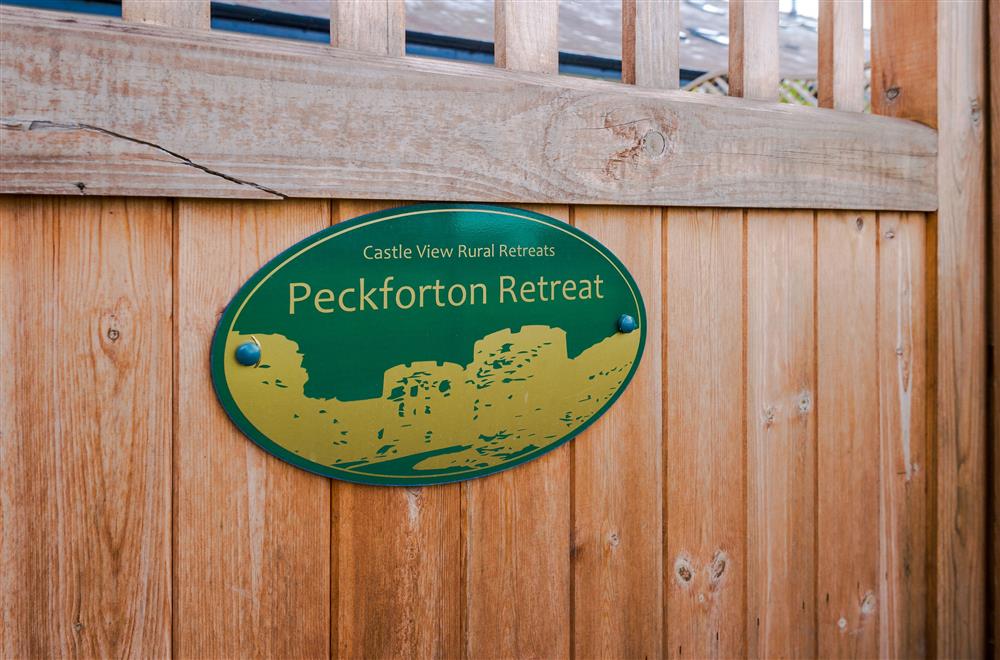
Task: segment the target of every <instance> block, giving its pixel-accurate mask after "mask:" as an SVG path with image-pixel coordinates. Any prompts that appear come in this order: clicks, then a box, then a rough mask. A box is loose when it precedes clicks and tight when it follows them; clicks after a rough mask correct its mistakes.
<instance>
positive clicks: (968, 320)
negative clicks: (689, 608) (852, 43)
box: [935, 2, 988, 657]
mask: <svg viewBox="0 0 1000 660" xmlns="http://www.w3.org/2000/svg"><path fill="white" fill-rule="evenodd" d="M984 20H985V14H984V7H983V3H982V2H943V3H940V4H939V5H938V35H937V36H938V48H937V58H938V66H937V71H938V98H937V108H938V130H939V131H940V133H939V135H938V138H939V148H940V157H939V159H938V182H939V183H938V190H939V194H940V202H939V208H938V216H937V241H938V242H937V303H938V304H937V332H938V335H937V340H938V341H937V350H938V353H937V383H936V385H937V411H936V414H937V439H936V451H937V485H936V488H937V492H936V495H937V511H936V514H937V518H936V528H937V529H936V532H937V539H936V557H935V564H936V566H937V575H936V583H935V587H936V591H937V593H936V610H937V620H936V634H937V640H936V646H937V649H936V651H937V654H938V656H940V657H981V656H982V655H983V651H984V649H985V640H986V626H985V624H986V621H985V619H986V510H985V505H986V429H985V424H986V291H985V287H986V240H987V237H986V185H987V184H986V140H987V137H986V125H985V124H986V120H985V117H984V112H985V105H984V104H985V103H986V94H987V93H988V92H987V89H986V72H985V69H984V67H985V56H986V52H985V43H984V35H985V32H986V30H985V24H984Z"/></svg>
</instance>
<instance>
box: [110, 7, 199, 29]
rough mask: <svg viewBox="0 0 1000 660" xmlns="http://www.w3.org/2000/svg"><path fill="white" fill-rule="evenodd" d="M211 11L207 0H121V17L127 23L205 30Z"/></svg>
mask: <svg viewBox="0 0 1000 660" xmlns="http://www.w3.org/2000/svg"><path fill="white" fill-rule="evenodd" d="M211 12H212V10H211V2H210V1H209V0H122V19H123V20H125V21H128V22H129V23H153V24H155V25H169V26H171V27H176V28H182V29H185V30H207V29H209V25H210V23H211V20H212V15H211Z"/></svg>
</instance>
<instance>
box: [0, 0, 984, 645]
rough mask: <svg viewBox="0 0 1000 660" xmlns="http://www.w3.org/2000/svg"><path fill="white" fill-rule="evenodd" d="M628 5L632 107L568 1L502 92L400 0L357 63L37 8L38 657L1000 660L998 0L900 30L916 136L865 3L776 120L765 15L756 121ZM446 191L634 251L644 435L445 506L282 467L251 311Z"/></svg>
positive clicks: (1, 501)
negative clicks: (226, 326) (570, 68)
mask: <svg viewBox="0 0 1000 660" xmlns="http://www.w3.org/2000/svg"><path fill="white" fill-rule="evenodd" d="M623 5H624V7H623V11H624V21H623V24H624V26H625V28H624V34H623V45H624V52H625V57H624V71H623V78H624V83H623V84H617V83H608V82H600V81H588V80H580V79H575V78H564V77H560V76H558V75H557V74H556V62H557V52H556V48H557V45H556V44H557V42H556V39H555V34H556V22H557V10H556V4H555V2H551V3H550V2H519V1H517V0H495V8H496V26H497V27H496V30H497V32H496V35H497V36H496V42H497V43H496V48H497V65H498V67H497V68H495V69H491V68H488V67H481V66H477V65H469V64H459V63H448V62H434V61H428V60H420V59H418V58H408V57H403V56H402V52H403V50H402V44H403V31H404V22H405V21H404V15H403V11H402V3H401V2H400V1H399V0H368V1H361V0H353V1H352V0H337V1H335V2H334V3H333V10H332V16H333V17H334V20H333V21H332V29H331V39H332V42H333V43H334V44H335V45H336V46H338V48H332V47H322V46H314V45H306V44H297V43H288V42H282V41H278V40H265V39H258V38H251V37H246V36H238V35H231V34H220V33H215V32H211V31H209V30H208V28H209V10H208V3H207V2H206V1H205V0H185V1H183V2H180V1H178V2H169V3H168V2H156V1H153V0H125V2H124V6H123V16H124V20H123V21H118V20H107V19H95V18H89V17H83V16H71V15H67V14H57V13H50V12H43V11H32V10H24V9H14V8H0V115H2V126H0V128H2V131H0V139H2V143H0V175H2V177H0V192H3V193H7V194H6V195H4V196H2V197H0V284H2V286H0V355H2V356H3V359H4V361H5V367H4V369H2V370H0V401H2V406H0V465H2V468H0V526H2V533H0V593H2V594H3V596H2V598H0V651H2V655H3V656H5V657H12V658H13V657H29V656H30V657H34V656H38V657H42V656H54V655H66V656H81V657H110V656H135V657H167V656H174V657H178V658H215V657H233V658H235V657H247V656H258V655H261V656H273V657H326V656H334V655H336V656H344V657H383V656H394V657H430V656H436V657H469V658H482V657H576V658H591V657H614V658H622V657H649V658H651V657H663V656H672V657H696V658H700V657H735V656H743V655H751V656H755V657H789V656H817V655H819V656H851V657H874V656H894V657H895V656H899V657H904V656H905V657H917V656H928V655H930V656H933V655H936V656H940V657H980V656H982V654H983V653H984V651H985V648H986V644H987V637H988V632H987V631H988V626H987V621H986V602H985V599H986V586H985V585H986V582H987V561H986V560H987V557H986V552H987V546H986V508H987V495H986V456H987V454H986V442H987V441H986V419H987V416H986V400H987V399H986V375H987V372H986V298H985V287H986V259H985V243H986V233H985V231H986V230H985V227H986V224H985V218H986V216H985V214H986V183H985V181H986V179H985V177H986V161H985V158H986V156H985V149H986V147H985V144H986V135H985V126H984V124H985V117H984V116H983V108H984V103H985V100H984V99H985V98H986V97H985V95H986V94H987V89H986V85H987V80H986V75H985V48H986V43H985V38H984V34H983V33H984V26H985V16H984V7H983V4H982V3H981V2H978V1H972V0H970V1H963V2H947V1H945V2H921V1H919V0H900V1H893V0H875V2H874V5H875V8H874V15H873V29H872V53H873V56H872V76H871V81H872V82H871V84H872V109H873V112H874V115H865V114H862V113H861V112H859V111H860V110H861V107H862V104H861V99H862V89H863V85H864V78H863V66H864V62H863V52H862V40H861V33H860V31H861V18H860V16H861V4H860V3H853V2H834V1H833V0H824V7H823V12H822V15H821V19H820V32H821V34H820V43H821V54H820V55H821V56H820V63H821V70H820V72H819V81H820V90H821V93H820V98H821V105H823V106H824V107H825V108H827V109H815V108H793V107H789V106H788V105H787V104H786V105H782V104H779V103H777V93H778V91H777V85H778V65H777V58H778V51H777V47H776V44H777V36H776V35H777V29H778V23H777V20H778V3H777V0H761V1H751V0H732V1H731V2H730V12H731V26H732V30H731V31H732V41H731V43H732V45H731V53H730V57H731V78H732V86H731V93H732V94H733V95H734V96H743V97H744V98H708V97H706V96H704V95H697V94H692V93H688V92H682V91H677V90H676V89H675V88H676V87H677V80H678V77H677V67H678V59H677V43H676V35H677V31H678V30H677V23H678V11H677V5H676V2H674V1H672V0H663V1H658V2H645V1H643V0H624V2H623ZM668 36H669V38H668ZM829 108H833V109H829ZM994 109H995V108H994ZM661 145H662V149H661V148H660V146H661ZM210 198H216V199H210ZM219 198H221V199H219ZM256 198H261V199H256ZM292 198H302V199H292ZM373 200H382V201H373ZM436 200H467V201H498V202H504V203H510V204H517V205H530V208H533V209H535V210H539V211H541V212H544V213H547V214H549V215H552V216H554V217H557V218H561V219H563V220H566V221H568V222H571V223H573V224H574V225H575V226H576V227H578V228H580V229H582V230H583V231H585V232H587V233H589V234H591V235H593V236H594V237H596V238H597V239H598V240H600V241H601V242H602V243H604V244H605V245H607V246H608V247H609V248H610V249H612V250H613V251H614V252H615V253H616V254H617V255H618V256H619V257H620V258H621V259H622V260H623V262H624V263H625V264H626V265H627V266H628V267H629V269H630V270H631V272H632V274H633V275H634V276H635V279H636V281H637V283H638V284H639V286H640V287H641V289H642V291H643V295H644V298H645V299H646V301H647V306H648V310H649V321H650V323H651V327H653V328H656V329H657V330H656V331H651V332H650V333H649V335H648V338H647V346H646V351H645V356H644V358H643V361H642V364H641V366H640V368H639V370H638V372H637V374H636V376H635V379H634V380H633V382H632V384H631V385H630V386H629V388H628V390H627V391H626V392H625V393H624V395H623V396H622V397H621V399H620V400H619V402H618V403H617V404H616V405H615V406H614V407H613V408H612V409H611V410H610V411H609V412H608V413H607V414H606V415H605V416H604V417H602V418H601V419H600V420H599V422H598V423H596V424H595V425H594V426H593V427H592V428H590V429H588V430H587V431H586V432H584V433H583V434H582V435H581V436H579V437H578V438H577V439H575V440H574V441H573V442H571V443H569V444H567V445H565V446H563V447H561V448H560V449H558V450H556V451H553V452H551V453H550V454H548V455H546V456H545V457H544V458H542V459H540V460H537V461H534V462H530V463H528V464H525V465H523V466H521V467H519V468H517V469H514V470H510V471H506V472H502V473H499V474H496V475H494V476H491V477H489V478H485V479H481V480H474V481H469V482H465V483H462V484H452V485H446V486H434V487H426V488H385V487H371V486H360V485H353V484H348V483H341V482H335V481H330V480H326V479H324V478H321V477H317V476H314V475H311V474H308V473H306V472H303V471H301V470H298V469H296V468H293V467H291V466H290V465H288V464H285V463H283V462H280V461H279V460H277V459H275V458H273V457H271V456H270V455H267V454H265V453H264V452H262V451H261V450H259V449H258V448H257V447H256V446H255V445H253V444H252V443H250V442H248V441H247V440H246V439H245V438H244V437H243V436H242V435H241V434H240V433H239V432H238V431H237V429H236V428H235V427H234V426H233V425H232V424H231V423H230V422H229V420H228V419H227V418H226V416H225V414H224V412H223V411H222V409H221V408H220V407H219V406H218V405H217V404H216V402H215V397H214V394H213V392H212V387H211V383H210V377H209V373H208V349H209V341H210V337H211V335H212V331H213V329H214V326H215V323H216V321H217V318H218V316H219V314H220V313H221V312H222V309H223V307H224V305H225V304H226V303H227V302H228V301H229V299H230V297H231V296H232V294H233V293H234V292H235V290H236V289H237V287H238V286H239V285H240V284H241V283H242V282H244V281H245V280H246V279H247V278H248V277H249V276H250V275H251V274H252V273H253V272H254V271H255V270H256V269H257V268H259V267H260V266H261V265H263V264H264V263H265V262H266V261H267V260H268V259H270V258H271V257H272V256H273V255H275V254H277V253H278V252H279V251H281V250H282V249H283V248H285V247H287V246H288V245H290V244H292V243H293V242H295V241H296V240H298V239H301V238H303V237H305V236H307V235H309V234H311V233H313V232H315V231H318V230H320V229H322V228H323V227H326V226H328V225H329V224H331V223H336V222H340V221H342V220H346V219H349V218H352V217H355V216H357V215H360V214H362V213H366V212H369V211H372V210H376V209H380V208H386V207H389V206H392V205H396V204H401V203H404V202H405V201H436ZM993 458H994V460H995V459H996V454H994V455H993ZM994 575H995V574H994Z"/></svg>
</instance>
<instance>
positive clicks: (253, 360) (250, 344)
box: [236, 340, 260, 367]
mask: <svg viewBox="0 0 1000 660" xmlns="http://www.w3.org/2000/svg"><path fill="white" fill-rule="evenodd" d="M236 361H237V362H239V363H240V364H242V365H243V366H244V367H255V366H257V363H258V362H260V344H258V343H257V342H256V340H255V341H245V342H243V343H242V344H240V345H239V346H237V347H236Z"/></svg>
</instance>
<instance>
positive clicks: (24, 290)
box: [0, 198, 171, 657]
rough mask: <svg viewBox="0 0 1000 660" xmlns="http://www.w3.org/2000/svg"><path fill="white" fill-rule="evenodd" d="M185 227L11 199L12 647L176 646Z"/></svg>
mask: <svg viewBox="0 0 1000 660" xmlns="http://www.w3.org/2000/svg"><path fill="white" fill-rule="evenodd" d="M170 225H171V215H170V203H169V202H163V201H156V200H122V199H107V200H100V201H98V200H81V199H66V200H32V199H25V198H17V199H4V200H3V201H2V203H0V246H2V249H0V255H2V258H0V269H2V272H3V283H4V284H3V287H0V290H2V291H3V297H2V301H0V320H2V326H0V342H2V345H3V347H4V350H5V351H8V352H6V353H5V355H8V356H10V357H12V358H13V359H11V360H10V361H9V364H8V365H7V367H6V368H5V369H4V370H3V372H4V373H3V378H2V390H3V401H4V405H3V408H4V414H3V417H2V420H3V428H2V430H0V455H2V457H3V463H4V469H3V470H2V471H0V473H2V475H3V476H2V478H0V521H2V526H3V530H4V531H3V535H2V536H3V541H2V543H0V562H2V566H3V571H2V581H3V592H4V594H5V595H4V598H3V599H2V600H3V602H4V605H3V606H2V610H3V623H2V624H0V625H2V634H0V638H2V640H3V641H2V645H3V652H4V655H9V656H10V657H18V656H20V657H26V656H67V655H74V656H82V657H110V656H123V657H141V656H168V655H169V654H170V411H171V368H170V360H169V359H163V358H164V353H163V352H164V350H166V347H169V346H170V340H171V322H170V310H171V292H170V287H169V286H163V283H164V282H169V280H170V269H171V260H170ZM137 411H138V412H140V414H136V412H137Z"/></svg>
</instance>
